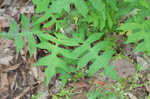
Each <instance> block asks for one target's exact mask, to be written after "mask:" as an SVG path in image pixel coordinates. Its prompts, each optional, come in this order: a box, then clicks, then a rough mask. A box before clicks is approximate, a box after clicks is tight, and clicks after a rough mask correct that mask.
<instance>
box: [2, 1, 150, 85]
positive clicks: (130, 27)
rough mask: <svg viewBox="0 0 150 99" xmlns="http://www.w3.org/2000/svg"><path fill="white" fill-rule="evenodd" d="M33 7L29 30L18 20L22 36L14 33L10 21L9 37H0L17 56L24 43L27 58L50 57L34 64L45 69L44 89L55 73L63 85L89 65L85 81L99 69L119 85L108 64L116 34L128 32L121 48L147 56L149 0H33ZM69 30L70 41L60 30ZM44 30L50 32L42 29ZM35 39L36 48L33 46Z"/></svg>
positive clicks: (24, 20) (23, 19) (25, 21)
mask: <svg viewBox="0 0 150 99" xmlns="http://www.w3.org/2000/svg"><path fill="white" fill-rule="evenodd" d="M32 2H33V4H34V5H35V7H36V8H35V12H36V13H35V14H34V15H33V19H32V24H31V23H30V21H29V19H28V18H27V17H26V16H25V15H22V17H21V25H22V31H21V32H19V31H18V26H17V23H16V22H15V21H11V24H10V29H9V32H8V33H4V32H1V33H0V35H1V36H3V37H7V38H9V39H13V40H14V42H15V44H16V50H17V52H18V53H19V52H20V51H21V50H22V48H23V47H24V42H23V38H26V39H27V41H28V49H29V53H30V56H32V55H33V53H34V52H35V49H36V48H39V49H44V50H47V51H48V52H49V53H50V54H49V55H48V56H45V57H42V58H40V59H39V60H38V61H37V62H36V63H35V64H33V65H34V66H46V70H45V75H46V84H47V85H48V84H49V82H50V80H51V78H52V77H53V76H54V75H56V74H58V73H59V74H60V79H61V80H62V82H63V85H65V83H66V82H67V80H68V79H69V78H70V77H71V75H70V74H71V73H73V72H76V71H78V70H80V69H82V68H84V67H85V66H86V67H87V66H88V63H89V62H91V63H92V64H91V65H90V66H89V67H88V68H87V69H88V76H92V75H94V73H95V72H97V71H98V70H99V69H101V68H103V69H104V74H105V75H107V76H109V77H111V78H112V79H114V80H118V77H117V73H116V72H115V70H114V66H111V65H110V64H109V63H110V60H111V59H112V57H113V56H114V55H115V53H116V52H115V48H116V45H115V40H112V38H113V35H114V34H115V33H116V32H121V31H123V32H127V31H130V34H129V35H127V36H128V38H127V41H126V42H125V43H135V44H136V45H137V47H136V49H135V51H141V52H145V53H147V54H148V55H150V45H149V42H150V29H149V28H150V20H149V16H150V3H149V1H148V0H32ZM36 15H39V16H40V17H36ZM124 18H127V21H125V22H124V23H122V24H120V22H121V20H122V19H124ZM41 24H43V26H42V27H41ZM71 24H75V26H76V29H75V30H74V31H70V33H69V34H70V35H71V37H68V36H67V35H66V33H65V31H64V32H62V30H66V29H67V27H68V26H69V25H71ZM49 27H53V29H51V30H48V29H47V30H46V29H45V30H44V29H41V28H49ZM35 35H36V36H37V37H38V38H39V40H40V43H36V40H35V38H34V36H35ZM139 41H140V42H139ZM50 42H52V43H50ZM60 46H61V47H60Z"/></svg>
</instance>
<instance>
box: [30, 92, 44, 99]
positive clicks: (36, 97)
mask: <svg viewBox="0 0 150 99" xmlns="http://www.w3.org/2000/svg"><path fill="white" fill-rule="evenodd" d="M41 95H42V93H38V94H37V95H32V99H39V98H40V96H41Z"/></svg>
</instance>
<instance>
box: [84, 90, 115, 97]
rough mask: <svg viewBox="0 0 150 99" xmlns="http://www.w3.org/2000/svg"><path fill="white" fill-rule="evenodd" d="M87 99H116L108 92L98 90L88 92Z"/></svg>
mask: <svg viewBox="0 0 150 99" xmlns="http://www.w3.org/2000/svg"><path fill="white" fill-rule="evenodd" d="M87 97H88V99H118V98H117V96H116V95H115V94H113V93H111V92H109V91H107V92H105V93H104V92H102V91H101V90H100V89H96V90H94V91H89V92H88V93H87Z"/></svg>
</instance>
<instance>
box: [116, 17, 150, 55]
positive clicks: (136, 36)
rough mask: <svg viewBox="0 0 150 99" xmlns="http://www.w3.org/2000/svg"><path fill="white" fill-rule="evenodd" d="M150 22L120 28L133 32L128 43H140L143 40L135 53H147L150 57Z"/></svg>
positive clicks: (134, 23) (125, 25) (127, 24)
mask: <svg viewBox="0 0 150 99" xmlns="http://www.w3.org/2000/svg"><path fill="white" fill-rule="evenodd" d="M149 27H150V20H146V21H144V22H142V23H136V22H133V23H126V24H124V25H122V26H121V27H119V28H118V29H119V30H124V31H132V33H131V34H130V35H129V36H128V39H127V41H126V43H133V42H134V43H138V41H140V40H143V41H141V42H139V43H138V45H137V47H136V49H135V51H138V52H147V53H148V55H150V45H149V42H150V39H149V38H150V29H149Z"/></svg>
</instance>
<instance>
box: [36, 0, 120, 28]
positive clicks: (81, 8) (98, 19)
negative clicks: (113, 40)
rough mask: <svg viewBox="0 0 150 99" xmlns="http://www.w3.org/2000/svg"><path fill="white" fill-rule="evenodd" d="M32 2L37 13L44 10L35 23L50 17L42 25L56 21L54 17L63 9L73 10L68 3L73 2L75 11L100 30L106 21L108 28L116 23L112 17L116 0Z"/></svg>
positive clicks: (47, 0)
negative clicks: (49, 19) (48, 20)
mask: <svg viewBox="0 0 150 99" xmlns="http://www.w3.org/2000/svg"><path fill="white" fill-rule="evenodd" d="M33 3H34V4H35V5H36V6H37V8H36V12H37V13H42V12H44V15H43V16H42V17H40V19H39V20H37V21H36V22H35V24H37V23H42V22H44V21H46V20H47V19H48V18H52V19H51V21H50V22H48V23H47V24H46V25H44V27H49V26H51V25H52V24H54V21H55V23H57V21H58V20H56V19H57V18H59V14H61V16H62V15H63V12H64V11H66V12H67V13H70V12H71V11H73V10H72V9H70V4H74V5H75V8H76V9H75V11H77V12H79V13H80V14H81V15H82V16H84V17H85V18H87V20H86V21H87V22H89V23H92V24H93V25H94V27H96V28H99V29H100V30H102V29H103V28H104V27H105V26H106V23H107V24H108V27H109V29H112V27H113V25H114V24H116V20H115V19H116V18H115V17H112V16H115V12H116V11H117V10H118V8H117V6H116V3H117V2H116V0H111V1H110V0H106V2H105V0H89V1H84V0H63V1H62V0H55V1H51V3H52V4H51V5H48V4H49V3H50V0H43V2H39V1H38V0H33ZM42 5H45V6H42ZM88 13H89V15H88ZM54 14H55V15H54ZM97 14H98V15H97ZM88 20H89V21H88Z"/></svg>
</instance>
